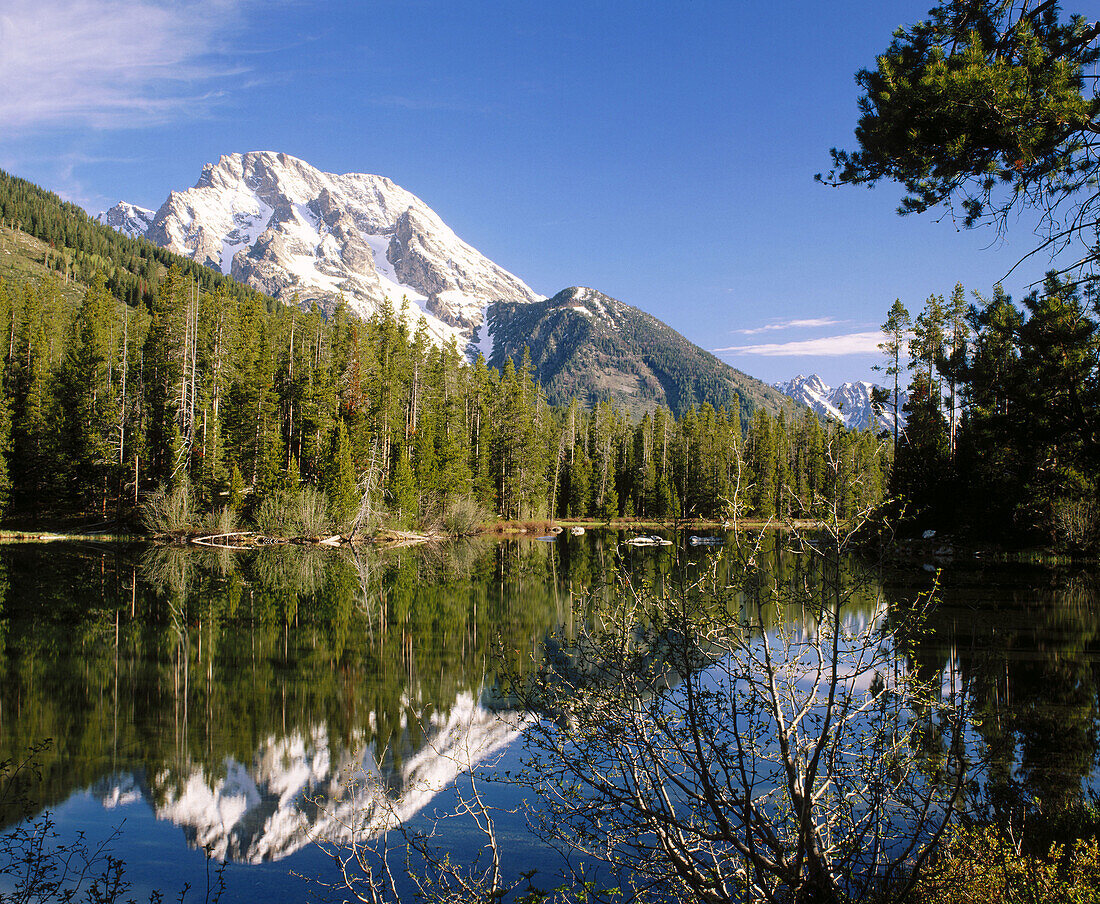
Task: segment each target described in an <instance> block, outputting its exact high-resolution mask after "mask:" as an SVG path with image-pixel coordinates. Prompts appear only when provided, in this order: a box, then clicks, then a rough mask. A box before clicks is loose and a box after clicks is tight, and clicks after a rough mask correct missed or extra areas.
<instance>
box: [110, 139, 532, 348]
mask: <svg viewBox="0 0 1100 904" xmlns="http://www.w3.org/2000/svg"><path fill="white" fill-rule="evenodd" d="M127 207H128V209H132V208H130V206H129V205H128V206H127ZM120 208H121V204H120V205H118V206H116V207H114V208H112V209H111V210H110V211H107V213H106V214H105V215H103V216H104V217H105V222H108V223H110V224H111V225H115V223H114V222H112V219H114V220H117V221H119V222H122V220H123V216H124V213H123V211H122V210H121V209H120ZM127 222H132V223H136V222H137V221H135V220H127ZM116 228H120V227H116ZM141 234H143V235H144V236H145V238H147V239H148V240H149V241H151V242H153V243H154V244H156V245H160V246H161V247H163V248H167V249H168V250H170V251H174V252H175V253H177V254H181V255H184V256H185V257H189V258H191V259H193V260H196V261H199V262H200V263H202V264H205V265H206V266H208V267H211V268H214V269H217V270H221V272H223V273H227V274H230V275H232V276H233V277H234V278H236V279H238V280H240V281H241V282H245V283H248V284H249V285H251V286H253V287H254V288H256V289H258V290H260V291H261V292H264V293H266V294H268V295H271V296H272V297H274V298H279V299H281V300H283V301H291V300H293V299H294V297H295V296H297V298H298V301H299V303H300V304H302V305H303V306H304V307H308V305H309V304H310V303H311V302H313V301H316V302H317V303H318V305H320V306H321V307H323V308H325V309H327V310H331V309H332V308H333V307H334V306H335V303H336V299H337V297H338V295H340V294H343V296H344V298H346V299H347V301H348V304H349V305H350V306H351V307H352V309H353V310H355V311H356V312H358V313H360V314H362V315H364V316H369V315H370V314H371V313H373V312H374V311H375V310H377V308H378V306H379V305H380V304H382V303H383V302H384V301H385V299H387V298H388V299H389V300H390V301H391V302H392V303H393V304H394V306H395V307H399V306H400V304H401V301H402V298H407V299H408V300H409V302H410V304H411V305H412V306H413V313H414V314H419V315H420V316H421V317H423V319H424V321H425V322H426V324H427V327H428V330H429V332H430V334H431V335H432V336H433V337H434V338H435V339H436V340H437V341H445V340H446V339H447V338H449V337H451V336H454V337H455V338H456V339H457V341H458V343H459V346H460V347H463V348H464V347H465V345H466V341H467V339H468V337H469V334H470V333H471V331H472V330H473V329H475V328H476V327H477V326H478V325H479V324H481V323H482V322H483V320H484V319H485V309H486V307H487V306H488V305H489V304H490V303H492V302H494V301H511V302H521V303H522V302H531V301H536V300H539V299H540V298H542V296H541V295H538V294H537V293H535V292H534V291H533V290H532V289H531V288H530V287H529V286H528V285H527V284H526V283H524V282H523V281H522V280H521V279H519V278H518V277H516V276H513V275H512V274H511V273H509V272H508V271H507V270H504V269H503V268H502V267H499V266H497V265H496V264H494V263H493V262H492V261H490V260H489V259H488V258H486V257H485V256H484V255H482V254H480V253H479V252H478V251H477V250H475V249H474V248H472V247H471V246H470V245H468V244H466V243H465V242H464V241H462V240H461V239H460V238H459V237H458V236H456V235H455V234H454V232H453V231H452V230H451V229H450V228H449V227H448V226H447V225H446V224H445V223H444V222H443V221H442V220H441V219H440V218H439V216H438V215H437V214H436V213H435V212H434V211H433V210H432V209H431V208H429V207H428V206H427V205H426V204H425V203H424V202H423V201H421V200H420V199H419V198H418V197H416V196H415V195H413V194H411V193H410V192H408V191H406V190H405V189H403V188H401V187H400V186H399V185H395V184H394V183H393V182H391V181H390V180H389V179H387V178H385V177H383V176H372V175H366V174H362V173H348V174H344V175H337V174H334V173H325V172H322V171H320V170H318V169H316V168H315V167H312V166H310V165H309V164H308V163H306V162H304V161H302V160H298V159H297V158H295V157H291V156H289V155H287V154H279V153H274V152H271V151H254V152H251V153H247V154H228V155H226V156H223V157H222V158H221V159H220V160H219V161H218V162H217V163H216V164H209V163H208V164H207V165H206V166H204V167H203V170H202V175H201V176H200V178H199V181H198V182H197V183H195V185H194V187H193V188H189V189H187V190H186V191H173V192H172V193H171V194H169V196H168V199H167V200H166V201H165V202H164V203H163V204H162V205H161V206H160V209H159V210H157V212H156V214H155V216H154V217H153V218H152V221H151V222H150V223H149V225H148V227H147V228H146V229H145V230H144V231H143V232H142V233H141ZM417 308H418V309H419V310H418V311H417V310H416V309H417Z"/></svg>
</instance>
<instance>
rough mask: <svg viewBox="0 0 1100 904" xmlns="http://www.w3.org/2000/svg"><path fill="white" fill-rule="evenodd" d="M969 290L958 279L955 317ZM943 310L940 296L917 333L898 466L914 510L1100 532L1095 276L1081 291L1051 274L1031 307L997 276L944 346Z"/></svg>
mask: <svg viewBox="0 0 1100 904" xmlns="http://www.w3.org/2000/svg"><path fill="white" fill-rule="evenodd" d="M961 295H962V289H961V287H959V288H957V290H956V294H955V296H954V297H953V301H952V305H951V307H950V310H951V311H953V312H956V313H953V314H951V315H950V317H949V318H948V319H947V322H948V323H949V324H951V319H957V318H959V317H960V316H961V314H960V313H957V312H960V311H961V308H962V303H961V298H960V296H961ZM940 310H942V309H941V305H940V300H939V299H937V298H935V297H933V298H930V299H929V303H928V305H927V306H926V308H925V310H924V311H923V312H922V314H921V315H920V316H919V317H918V318H917V326H916V328H915V330H914V335H913V339H912V342H911V349H912V369H913V381H912V383H911V384H910V398H909V403H908V404H907V405H906V412H907V414H908V423H907V424H906V428H905V433H904V436H903V437H902V438H901V440H900V441H899V443H898V448H897V455H896V463H895V467H894V471H893V477H892V491H893V493H894V494H895V495H897V496H899V497H902V500H903V501H904V502H905V504H906V505H907V507H908V509H907V511H908V515H909V516H910V517H911V518H913V519H914V520H915V522H916V523H920V524H929V525H933V524H935V525H955V526H961V527H967V528H971V529H975V530H977V531H978V532H979V533H981V534H982V535H984V536H988V537H996V538H1002V539H1006V538H1012V539H1014V540H1017V541H1040V542H1047V543H1054V544H1057V545H1061V546H1064V547H1066V548H1069V549H1079V550H1084V549H1087V548H1090V547H1095V546H1096V545H1097V544H1100V513H1098V512H1097V510H1096V507H1095V505H1093V501H1094V500H1095V499H1096V498H1097V494H1098V492H1100V434H1098V426H1097V425H1098V424H1100V312H1098V311H1097V307H1096V295H1095V285H1094V284H1093V283H1092V282H1091V281H1089V282H1087V283H1086V286H1085V293H1084V297H1082V292H1081V289H1080V287H1079V286H1078V285H1076V284H1072V283H1067V282H1066V281H1065V280H1063V279H1062V278H1060V277H1058V276H1057V275H1053V274H1052V275H1050V276H1048V277H1047V279H1046V281H1045V282H1044V284H1043V290H1042V291H1041V292H1038V291H1037V292H1033V293H1032V294H1031V295H1029V296H1028V297H1027V298H1026V299H1025V300H1024V304H1023V308H1022V309H1021V308H1019V307H1017V306H1016V305H1014V304H1013V302H1012V299H1011V298H1009V297H1008V296H1007V295H1006V294H1005V293H1004V292H1003V291H1002V289H1001V287H1000V286H997V287H996V288H995V290H994V292H993V296H992V298H990V299H988V300H986V299H984V298H981V297H980V296H978V304H977V305H976V306H974V307H972V308H971V309H970V310H969V312H968V313H967V315H966V324H965V326H959V325H956V324H952V325H951V328H950V330H949V331H948V333H947V334H946V335H947V336H948V337H955V338H949V339H948V341H946V342H945V343H944V344H943V345H941V346H940V349H939V350H937V349H936V338H935V337H936V336H937V335H943V334H941V333H937V323H938V322H939V320H938V314H937V312H938V311H940ZM971 332H972V333H973V339H972V340H971V341H968V338H967V337H968V336H969V334H970V333H971ZM960 334H961V338H958V337H959V336H960ZM944 382H946V383H947V388H948V389H949V392H948V393H946V394H945V393H944V385H943V383H944ZM945 403H946V408H945ZM952 415H954V416H952ZM953 425H954V429H952V426H953ZM952 433H953V434H954V435H955V438H956V442H955V443H954V445H952V442H951V437H952Z"/></svg>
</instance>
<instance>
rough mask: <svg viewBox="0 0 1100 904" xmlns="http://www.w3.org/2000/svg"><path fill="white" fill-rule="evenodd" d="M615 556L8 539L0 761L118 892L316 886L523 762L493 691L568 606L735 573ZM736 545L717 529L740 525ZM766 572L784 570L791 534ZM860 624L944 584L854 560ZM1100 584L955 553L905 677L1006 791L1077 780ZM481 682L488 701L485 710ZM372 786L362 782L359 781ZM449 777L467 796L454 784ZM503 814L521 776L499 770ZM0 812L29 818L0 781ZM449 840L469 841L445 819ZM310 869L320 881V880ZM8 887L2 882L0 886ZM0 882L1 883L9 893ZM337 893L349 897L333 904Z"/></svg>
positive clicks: (509, 828)
mask: <svg viewBox="0 0 1100 904" xmlns="http://www.w3.org/2000/svg"><path fill="white" fill-rule="evenodd" d="M669 538H670V539H672V540H673V541H674V543H673V545H672V546H666V547H654V548H630V547H626V546H624V545H622V542H621V541H622V540H623V539H624V536H623V535H620V534H616V533H612V532H608V533H594V532H590V533H589V534H586V535H584V536H580V537H572V536H568V535H561V536H559V537H558V538H557V539H556V540H555V541H554V542H538V541H534V540H507V541H495V540H494V541H488V540H482V541H476V542H471V543H462V544H457V545H454V546H447V547H431V548H429V547H419V548H415V549H406V550H395V551H391V552H379V551H377V550H374V549H362V550H359V551H358V552H357V553H353V552H351V551H349V550H344V549H331V550H330V549H317V548H303V547H285V546H284V547H276V548H269V549H264V550H261V551H249V552H234V551H228V550H196V549H194V548H186V549H184V548H176V547H159V546H157V547H154V546H113V545H112V546H102V547H100V546H92V545H65V544H46V545H16V546H5V547H3V548H0V760H4V759H13V760H15V761H17V762H18V761H21V760H22V759H23V758H24V757H25V755H26V751H27V750H28V749H29V748H30V747H31V746H32V745H35V744H38V743H40V742H42V741H44V740H46V739H49V740H50V742H51V743H50V746H49V747H48V748H47V749H45V750H43V751H42V752H41V753H39V754H38V755H37V757H36V760H37V763H38V768H39V770H40V772H39V775H40V779H36V780H35V781H33V782H32V783H31V785H30V786H29V793H30V795H31V798H32V799H31V809H32V812H40V811H42V810H44V809H48V810H49V811H50V812H51V813H52V814H53V818H54V819H55V821H56V824H57V831H58V833H59V835H60V838H61V840H62V841H65V840H66V839H69V838H72V837H74V835H75V833H76V832H77V831H83V832H85V833H86V835H87V837H88V838H90V839H91V840H93V841H98V840H100V839H106V838H108V837H109V836H111V835H112V833H117V837H116V838H115V839H114V840H113V842H112V849H113V851H114V853H115V855H117V856H118V857H120V858H122V859H123V860H125V862H126V877H127V879H128V881H130V882H131V883H132V891H131V894H132V895H133V896H134V897H135V898H137V899H138V900H141V899H142V898H144V897H147V895H148V893H149V891H150V890H152V889H160V890H162V891H163V892H164V894H165V896H166V898H168V899H175V897H176V896H177V894H178V893H179V891H180V889H181V888H182V887H183V886H184V884H185V883H189V884H190V885H191V888H192V890H191V892H190V894H189V895H188V898H187V900H191V901H194V900H198V901H201V900H203V899H204V897H205V894H206V888H207V883H208V882H209V881H212V880H211V878H210V876H211V873H212V871H213V870H214V869H215V868H216V867H217V865H218V864H219V863H225V864H226V866H225V869H224V873H223V878H224V881H225V883H226V889H225V894H224V896H223V897H222V900H223V901H227V902H228V901H233V902H236V901H255V900H259V899H261V898H263V899H264V900H266V901H268V902H280V901H305V900H326V899H327V898H328V897H329V896H328V894H327V893H326V891H325V889H324V888H323V886H322V884H321V883H322V882H325V881H332V880H334V879H335V878H336V877H335V873H334V867H333V865H332V863H331V861H330V859H329V857H328V856H327V855H326V854H325V853H324V851H323V850H322V848H321V847H319V846H318V844H317V843H316V841H317V840H319V839H320V840H325V839H328V840H334V841H336V842H340V841H344V840H347V838H346V836H347V832H348V829H347V828H346V825H347V822H348V820H349V819H350V818H352V817H351V814H355V818H356V819H357V820H359V824H360V825H367V826H372V827H376V828H381V827H382V826H384V825H386V824H390V825H392V824H393V823H394V822H395V821H400V822H401V823H402V824H404V825H406V826H409V827H412V828H414V829H416V828H418V827H419V828H425V829H426V828H428V827H430V826H431V825H432V823H433V822H434V821H435V820H436V819H437V818H438V817H439V816H442V815H445V814H447V813H448V812H450V811H451V810H452V809H453V808H454V804H455V801H456V795H458V794H459V793H461V791H462V788H463V782H464V778H463V776H464V774H465V772H466V770H467V768H468V766H469V765H470V761H471V760H472V761H473V764H474V765H476V766H478V767H479V771H484V772H487V773H489V774H490V776H491V775H497V776H500V777H501V778H504V777H506V775H507V774H508V773H512V772H515V771H517V770H518V769H519V768H520V767H521V760H522V749H521V748H522V745H521V744H520V743H518V737H519V733H520V731H521V728H522V724H523V718H524V717H523V715H522V714H520V713H515V712H510V711H508V709H507V707H506V705H505V704H503V703H502V702H500V698H499V696H497V695H494V694H493V691H494V689H496V688H498V687H499V681H500V674H501V672H502V671H506V672H508V673H509V674H513V675H514V674H517V673H522V672H523V671H524V670H525V669H529V668H531V667H532V663H535V662H537V661H538V660H539V658H540V656H541V654H542V649H543V644H544V641H545V640H546V638H547V635H548V633H549V632H551V631H553V630H556V629H560V628H563V627H564V628H565V629H566V630H568V626H569V625H570V623H571V620H572V619H573V618H575V615H574V612H575V609H574V603H575V601H576V600H578V599H584V598H586V596H587V595H589V594H602V593H608V592H610V591H609V590H608V589H607V588H608V586H609V585H614V584H615V583H616V582H623V581H629V582H630V583H631V584H632V585H634V586H640V585H641V584H643V583H648V584H649V585H651V586H653V587H655V588H657V589H658V590H660V588H662V587H663V586H664V585H665V584H666V583H668V582H679V581H683V580H689V579H691V578H693V577H695V576H697V575H700V574H702V573H704V572H708V571H711V570H713V571H714V572H715V574H716V575H717V577H718V579H719V580H721V579H722V570H723V569H725V568H727V567H729V566H728V562H729V561H731V560H732V557H728V556H723V555H722V547H721V546H691V545H690V544H688V543H687V542H686V541H687V538H686V537H685V536H682V535H672V534H669ZM727 542H730V541H727ZM761 558H762V559H763V560H764V561H763V562H762V563H761V564H762V567H765V568H768V569H775V570H777V571H780V572H782V571H783V570H784V569H787V570H792V569H793V570H797V569H798V568H799V567H800V565H799V558H798V556H797V555H795V554H793V553H791V552H790V551H789V550H787V549H785V546H784V540H783V537H782V535H780V534H775V535H772V536H769V538H768V539H767V540H766V541H765V543H764V549H763V555H762V557H761ZM849 572H850V573H851V574H852V575H854V576H855V575H858V578H859V579H860V580H861V581H863V582H864V584H862V585H861V590H860V591H859V593H857V595H856V597H855V598H854V599H853V600H852V602H851V608H852V610H853V615H855V616H857V617H858V616H859V615H860V613H861V612H862V611H863V610H866V612H865V614H868V615H869V614H870V613H871V612H873V611H874V610H875V609H876V607H878V606H880V605H881V604H882V601H884V602H885V604H886V605H887V606H889V607H890V609H891V611H894V610H895V609H896V610H897V611H904V610H905V609H906V608H907V607H909V606H911V605H912V604H913V603H914V601H916V600H917V599H918V598H919V597H920V595H921V594H922V593H924V592H927V591H928V590H929V589H931V587H932V585H933V581H934V575H933V573H932V571H930V570H927V569H925V568H922V567H921V565H920V564H919V563H918V564H916V565H914V566H913V567H912V568H907V569H897V568H895V569H892V570H890V571H889V572H880V571H874V570H870V569H869V567H868V566H866V565H864V564H863V563H861V562H859V561H858V560H853V561H852V563H851V565H850V567H849ZM1098 588H1100V577H1098V575H1097V574H1096V573H1095V572H1087V571H1081V570H1074V569H1066V568H1063V569H1053V568H1044V567H1038V566H1023V565H1006V564H988V565H975V564H973V563H970V564H967V565H965V566H962V565H957V566H952V565H947V566H945V568H944V570H943V572H942V574H941V576H940V579H939V590H938V597H939V600H940V602H939V604H938V605H937V606H936V608H935V609H934V611H933V612H932V615H931V618H930V621H929V622H928V623H927V625H926V626H925V630H924V631H923V632H922V633H921V635H920V636H919V638H917V640H916V641H915V646H914V647H913V648H912V651H911V654H910V656H911V661H910V663H909V665H910V667H911V668H915V669H916V670H918V671H919V672H922V673H924V674H927V675H928V676H930V677H932V676H937V675H946V674H948V673H951V674H952V675H955V676H959V677H960V679H965V680H966V681H967V682H968V686H969V687H971V688H972V700H971V705H972V709H973V711H974V712H976V713H978V714H979V715H980V720H979V721H980V724H979V725H978V726H977V728H976V729H975V732H974V742H973V743H974V744H976V745H977V746H978V747H979V748H980V750H979V751H978V753H979V754H980V755H981V756H982V757H983V758H984V759H985V760H987V762H988V764H989V766H988V771H987V774H986V779H985V784H984V791H985V795H986V798H987V799H988V800H990V801H993V802H994V803H1000V804H1004V803H1005V802H1006V801H1007V802H1009V803H1010V802H1011V801H1012V800H1018V799H1019V798H1020V797H1021V796H1023V797H1030V798H1039V799H1042V800H1044V801H1051V800H1069V799H1073V798H1075V797H1076V796H1079V795H1081V794H1082V793H1087V792H1088V791H1089V789H1090V788H1091V785H1092V782H1093V774H1094V770H1095V768H1096V765H1097V738H1098V731H1097V729H1098V727H1100V726H1098V716H1100V709H1098V697H1097V690H1098V686H1100V596H1098ZM494 701H496V702H494ZM363 768H368V769H370V770H372V771H373V772H374V773H375V774H378V775H380V776H381V777H382V779H383V782H382V784H381V787H382V788H383V791H379V790H378V787H377V786H375V787H373V788H372V789H371V792H370V793H363V789H362V787H361V786H358V785H356V783H355V782H354V781H353V780H352V778H351V776H353V775H354V773H355V771H356V769H363ZM456 784H457V790H456ZM486 793H487V794H488V795H489V800H490V802H491V803H492V804H493V805H496V806H501V807H503V808H506V809H511V810H515V808H516V807H517V806H518V805H519V803H520V802H521V798H522V797H523V791H522V789H521V788H518V787H516V786H515V785H513V784H511V783H509V782H508V781H496V782H489V783H488V784H487V785H486ZM0 807H2V809H0V825H2V826H3V827H4V828H6V829H10V828H11V827H12V826H14V825H17V824H18V822H19V820H20V818H21V815H22V814H21V811H20V809H19V808H18V807H17V805H16V802H15V801H12V800H10V799H4V798H0ZM498 830H499V834H500V838H501V846H502V849H503V851H504V856H505V861H506V868H507V869H508V870H509V871H511V872H512V873H513V874H517V873H519V872H520V871H522V870H526V869H532V868H538V869H540V870H543V871H551V872H552V871H553V870H554V869H555V867H556V865H557V861H556V859H555V855H553V854H552V853H551V852H550V851H549V850H548V849H546V848H545V847H544V846H543V845H542V844H541V843H540V842H539V841H538V840H537V839H536V838H535V837H533V836H532V835H531V834H530V833H529V831H528V828H527V821H526V818H525V816H524V815H523V814H522V813H518V812H517V813H513V814H511V815H509V814H501V816H500V818H499V819H498ZM440 832H441V835H440V837H441V840H442V841H444V842H445V845H446V848H447V849H448V850H449V851H451V852H452V856H454V857H457V858H462V857H472V856H474V854H475V853H476V852H477V851H478V850H479V849H480V847H481V845H482V843H483V838H482V836H481V835H480V834H479V833H478V832H477V831H476V827H475V826H474V825H473V824H472V823H471V822H470V821H469V820H465V821H463V820H446V821H444V822H443V823H441V824H440ZM317 880H320V882H318V881H317ZM3 881H4V880H3V878H2V877H0V883H2V882H3ZM3 890H4V889H3V886H2V884H0V891H3ZM339 899H340V898H339V897H338V896H337V897H336V900H339Z"/></svg>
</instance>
